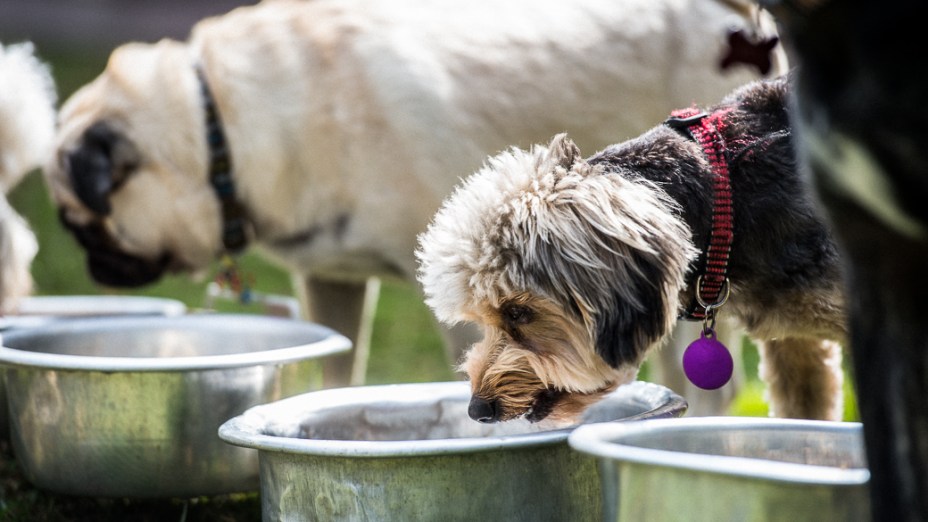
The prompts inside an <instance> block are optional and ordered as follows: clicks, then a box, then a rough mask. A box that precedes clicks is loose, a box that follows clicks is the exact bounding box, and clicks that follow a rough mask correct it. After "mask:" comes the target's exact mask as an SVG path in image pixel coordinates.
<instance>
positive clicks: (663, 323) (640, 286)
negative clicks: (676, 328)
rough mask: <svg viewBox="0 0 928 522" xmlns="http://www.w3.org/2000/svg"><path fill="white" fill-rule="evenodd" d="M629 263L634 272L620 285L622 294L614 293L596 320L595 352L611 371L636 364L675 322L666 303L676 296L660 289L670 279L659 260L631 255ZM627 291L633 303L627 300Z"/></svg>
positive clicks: (665, 289) (671, 308) (663, 288)
mask: <svg viewBox="0 0 928 522" xmlns="http://www.w3.org/2000/svg"><path fill="white" fill-rule="evenodd" d="M630 262H631V263H633V264H634V265H635V269H634V270H633V271H630V272H629V274H628V277H627V278H626V280H625V281H623V282H622V285H623V288H622V292H621V293H619V292H616V295H614V296H613V305H612V306H611V307H607V308H605V309H603V310H600V314H599V316H598V317H597V321H596V345H595V348H596V353H597V354H598V355H599V356H600V357H602V358H603V360H605V361H606V362H607V363H608V364H609V365H610V366H612V367H613V368H618V367H620V366H621V365H622V364H636V363H639V362H640V361H641V360H642V358H643V356H644V354H645V352H646V351H647V350H648V348H650V347H651V346H653V345H654V344H655V343H657V342H658V341H660V340H661V339H662V338H663V337H664V336H665V335H667V334H668V333H669V328H670V325H671V324H672V323H673V322H674V321H675V320H676V313H675V312H676V306H675V303H668V299H672V298H675V297H676V293H675V292H672V291H668V289H667V288H665V287H664V284H665V281H666V280H667V279H668V277H671V278H672V276H670V275H669V274H666V273H665V270H666V269H665V267H663V266H662V265H661V262H660V260H659V259H658V258H656V257H655V256H652V255H647V254H642V253H640V252H632V253H631V259H630ZM629 291H631V292H632V293H633V294H634V295H635V296H636V298H637V302H634V301H631V300H629V298H628V293H629ZM668 294H670V295H668Z"/></svg>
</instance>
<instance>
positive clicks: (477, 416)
mask: <svg viewBox="0 0 928 522" xmlns="http://www.w3.org/2000/svg"><path fill="white" fill-rule="evenodd" d="M467 414H468V415H469V416H470V418H471V419H474V420H475V421H478V422H483V423H492V422H496V421H498V420H499V418H498V415H499V408H497V404H496V401H495V400H487V399H483V398H480V397H476V396H474V397H471V399H470V405H469V406H468V407H467Z"/></svg>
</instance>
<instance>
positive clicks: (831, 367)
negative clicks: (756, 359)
mask: <svg viewBox="0 0 928 522" xmlns="http://www.w3.org/2000/svg"><path fill="white" fill-rule="evenodd" d="M759 349H760V361H761V363H760V376H761V379H762V380H763V381H764V382H765V383H766V385H767V395H768V400H769V402H770V415H771V416H774V417H789V418H796V419H819V420H841V417H842V415H843V412H844V395H843V387H842V384H843V383H844V373H843V372H842V369H841V356H842V353H841V345H839V344H838V343H836V342H833V341H825V340H821V339H812V338H800V337H786V338H782V339H775V340H770V341H766V342H764V343H761V344H759Z"/></svg>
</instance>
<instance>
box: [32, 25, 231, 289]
mask: <svg viewBox="0 0 928 522" xmlns="http://www.w3.org/2000/svg"><path fill="white" fill-rule="evenodd" d="M203 114H204V113H203V107H202V104H201V98H200V91H199V84H198V82H197V78H196V74H195V70H194V67H193V63H192V60H191V57H190V54H189V52H188V50H187V49H186V47H185V46H184V45H183V44H181V43H178V42H174V41H169V40H164V41H162V42H159V43H158V44H155V45H145V44H130V45H126V46H123V47H120V48H119V49H117V50H116V51H114V53H113V54H112V55H111V57H110V59H109V62H108V64H107V67H106V70H105V71H104V72H103V73H102V74H101V75H100V76H99V77H98V78H97V79H95V80H94V81H93V82H92V83H90V84H88V85H86V86H84V87H83V88H81V89H80V90H79V91H77V92H76V93H75V94H74V95H73V96H72V97H71V98H70V99H69V100H68V101H67V102H66V103H65V104H64V106H63V107H62V109H61V112H60V114H59V129H58V135H57V137H56V154H55V155H54V157H53V159H52V161H51V162H50V164H49V165H47V166H46V169H45V175H46V181H47V183H48V186H49V188H50V191H51V193H52V196H53V198H54V199H55V201H56V204H57V205H58V207H59V212H60V216H61V219H62V221H63V222H64V223H65V225H66V227H67V228H69V229H70V230H71V231H72V232H74V234H75V236H76V237H77V239H78V241H79V243H80V244H81V245H82V246H83V247H84V249H85V250H86V252H87V261H88V268H89V270H90V273H91V275H92V276H93V277H94V278H95V279H96V280H98V281H100V282H102V283H104V284H108V285H113V286H137V285H142V284H147V283H150V282H152V281H154V280H156V279H157V278H158V277H160V276H161V274H162V273H163V272H165V271H167V270H171V271H178V270H195V269H199V268H202V267H205V266H207V265H208V264H209V263H210V262H211V261H212V260H213V259H215V256H216V255H217V254H218V253H219V252H221V248H222V245H221V241H220V233H219V230H220V229H221V224H220V207H219V203H218V201H217V198H216V196H215V194H214V192H213V191H212V188H211V186H210V184H209V180H208V157H207V145H206V137H205V135H206V131H205V130H204V125H205V123H204V115H203Z"/></svg>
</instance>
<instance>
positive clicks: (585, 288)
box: [523, 160, 697, 368]
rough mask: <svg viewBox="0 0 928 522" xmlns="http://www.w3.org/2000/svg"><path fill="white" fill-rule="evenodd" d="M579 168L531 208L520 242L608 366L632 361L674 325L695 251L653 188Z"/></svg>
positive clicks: (670, 206)
mask: <svg viewBox="0 0 928 522" xmlns="http://www.w3.org/2000/svg"><path fill="white" fill-rule="evenodd" d="M581 161H582V160H581ZM582 170H583V169H578V168H577V166H576V165H575V166H574V167H573V169H572V171H571V173H572V174H571V177H568V178H565V179H564V180H562V181H561V182H559V183H558V185H559V189H558V190H557V191H556V197H554V198H551V199H549V204H548V205H545V206H543V207H539V208H538V209H535V213H534V214H532V216H533V219H534V227H531V228H529V230H532V233H531V235H530V236H528V239H529V240H528V241H526V243H525V245H524V247H523V248H525V249H527V251H528V252H529V253H530V254H527V255H526V257H528V258H531V259H533V260H534V261H533V265H532V269H533V270H534V273H537V274H539V275H537V276H535V279H536V280H537V283H536V284H537V285H538V286H541V287H543V288H545V289H546V291H548V292H549V293H550V294H551V295H552V296H555V297H554V298H555V299H556V300H557V301H558V302H561V303H569V304H568V306H571V307H572V308H573V309H579V310H581V312H580V314H579V316H580V317H581V318H583V320H584V321H586V322H587V327H588V328H589V329H590V331H591V333H592V334H593V335H594V336H595V338H594V339H593V346H592V348H593V349H594V350H595V351H596V353H597V354H598V355H599V356H600V357H602V359H603V360H605V361H606V362H607V363H609V365H611V366H613V367H615V368H618V367H621V366H625V365H636V364H639V363H640V362H641V361H642V359H643V357H644V354H645V352H646V351H647V350H648V349H649V348H650V347H651V346H653V345H654V344H656V343H657V342H659V341H660V340H662V339H663V338H664V336H665V335H667V334H668V333H669V332H670V331H671V329H672V328H673V325H674V323H675V322H676V315H677V308H678V304H679V293H680V291H681V289H682V288H683V285H684V280H685V275H686V271H687V269H688V267H689V264H690V262H691V260H692V259H693V258H694V257H695V256H696V254H697V253H696V250H695V248H694V247H693V245H692V242H691V240H690V237H691V234H690V230H689V227H687V225H686V223H685V222H684V221H683V219H682V218H681V217H680V210H679V207H678V205H677V204H676V203H675V202H674V201H673V200H672V199H671V198H670V197H669V196H668V195H667V194H666V193H665V192H664V191H663V190H661V189H660V187H658V186H655V185H652V184H650V183H645V182H640V181H636V180H632V179H627V178H625V177H624V176H622V175H602V176H584V175H583V173H582V172H580V171H582ZM535 237H540V238H543V239H541V240H532V238H535Z"/></svg>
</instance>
